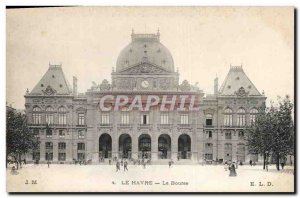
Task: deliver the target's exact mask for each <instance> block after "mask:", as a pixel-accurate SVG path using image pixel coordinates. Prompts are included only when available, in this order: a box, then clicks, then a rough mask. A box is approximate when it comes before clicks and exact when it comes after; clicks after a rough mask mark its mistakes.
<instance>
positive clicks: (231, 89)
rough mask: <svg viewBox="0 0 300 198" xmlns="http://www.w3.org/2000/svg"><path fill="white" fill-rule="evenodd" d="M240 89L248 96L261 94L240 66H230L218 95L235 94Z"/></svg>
mask: <svg viewBox="0 0 300 198" xmlns="http://www.w3.org/2000/svg"><path fill="white" fill-rule="evenodd" d="M241 91H242V92H245V93H247V95H249V96H262V95H261V94H260V93H259V91H258V90H257V88H256V87H255V85H254V84H253V83H252V82H251V80H250V79H249V78H248V76H247V75H246V74H245V72H244V70H243V68H242V66H231V67H230V70H229V72H228V74H227V76H226V78H225V80H224V82H223V84H222V86H221V88H220V90H219V95H221V96H222V95H223V96H226V95H236V93H238V92H241Z"/></svg>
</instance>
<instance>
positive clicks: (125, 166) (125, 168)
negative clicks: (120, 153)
mask: <svg viewBox="0 0 300 198" xmlns="http://www.w3.org/2000/svg"><path fill="white" fill-rule="evenodd" d="M127 165H128V163H127V161H125V162H124V171H125V170H127V171H128V169H127Z"/></svg>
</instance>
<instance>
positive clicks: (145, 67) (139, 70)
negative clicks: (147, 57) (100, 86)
mask: <svg viewBox="0 0 300 198" xmlns="http://www.w3.org/2000/svg"><path fill="white" fill-rule="evenodd" d="M119 73H120V74H170V72H169V71H167V70H166V69H165V68H163V67H160V66H157V65H154V64H151V63H140V64H137V65H134V66H132V67H128V68H125V69H124V70H122V71H120V72H119Z"/></svg>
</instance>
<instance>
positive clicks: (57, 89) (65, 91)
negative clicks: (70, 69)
mask: <svg viewBox="0 0 300 198" xmlns="http://www.w3.org/2000/svg"><path fill="white" fill-rule="evenodd" d="M30 94H31V95H70V94H72V89H71V86H70V84H69V82H68V81H67V79H66V78H65V75H64V73H63V70H62V67H61V65H50V66H49V68H48V70H47V72H46V73H45V74H44V76H43V77H42V79H41V80H40V81H39V82H38V83H37V85H36V86H35V87H34V88H33V89H32V91H31V92H30Z"/></svg>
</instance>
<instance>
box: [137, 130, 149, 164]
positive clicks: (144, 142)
mask: <svg viewBox="0 0 300 198" xmlns="http://www.w3.org/2000/svg"><path fill="white" fill-rule="evenodd" d="M139 158H144V159H150V158H151V137H150V135H148V134H142V135H140V137H139Z"/></svg>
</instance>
